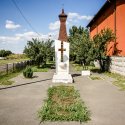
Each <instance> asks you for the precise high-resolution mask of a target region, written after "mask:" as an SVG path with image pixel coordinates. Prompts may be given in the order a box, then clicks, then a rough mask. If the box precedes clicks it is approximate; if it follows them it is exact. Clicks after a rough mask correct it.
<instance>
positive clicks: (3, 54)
mask: <svg viewBox="0 0 125 125" xmlns="http://www.w3.org/2000/svg"><path fill="white" fill-rule="evenodd" d="M10 54H12V52H11V51H10V50H4V49H3V50H0V57H7V56H9V55H10Z"/></svg>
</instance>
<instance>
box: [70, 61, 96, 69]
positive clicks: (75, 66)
mask: <svg viewBox="0 0 125 125" xmlns="http://www.w3.org/2000/svg"><path fill="white" fill-rule="evenodd" d="M71 65H72V67H73V68H74V70H75V71H83V66H82V65H80V64H76V63H72V62H71ZM86 68H87V70H94V69H97V68H96V67H94V66H86Z"/></svg>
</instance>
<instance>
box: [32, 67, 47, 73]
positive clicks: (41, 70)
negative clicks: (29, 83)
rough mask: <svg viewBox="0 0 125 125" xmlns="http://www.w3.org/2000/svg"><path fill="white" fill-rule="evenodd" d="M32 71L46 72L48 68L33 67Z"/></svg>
mask: <svg viewBox="0 0 125 125" xmlns="http://www.w3.org/2000/svg"><path fill="white" fill-rule="evenodd" d="M32 70H33V72H48V70H49V68H42V67H37V66H33V67H32Z"/></svg>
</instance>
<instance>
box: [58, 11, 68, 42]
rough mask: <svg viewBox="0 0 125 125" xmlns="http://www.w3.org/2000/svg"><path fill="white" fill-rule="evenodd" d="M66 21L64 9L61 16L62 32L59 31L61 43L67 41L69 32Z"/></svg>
mask: <svg viewBox="0 0 125 125" xmlns="http://www.w3.org/2000/svg"><path fill="white" fill-rule="evenodd" d="M66 19H67V15H66V14H65V13H64V9H62V13H61V14H60V15H59V20H60V31H59V38H58V40H60V41H65V42H66V41H67V40H68V37H67V32H66Z"/></svg>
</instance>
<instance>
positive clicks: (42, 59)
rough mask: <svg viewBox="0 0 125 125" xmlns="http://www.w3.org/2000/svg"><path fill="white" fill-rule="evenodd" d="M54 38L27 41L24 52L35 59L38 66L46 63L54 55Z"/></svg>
mask: <svg viewBox="0 0 125 125" xmlns="http://www.w3.org/2000/svg"><path fill="white" fill-rule="evenodd" d="M53 42H54V41H53V40H47V41H40V40H39V39H32V40H31V41H28V42H27V46H26V47H25V49H24V53H25V54H26V55H27V56H28V57H29V58H31V59H33V60H35V62H36V63H37V65H38V66H40V65H45V64H46V62H47V60H51V59H52V58H53V56H54V47H53Z"/></svg>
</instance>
